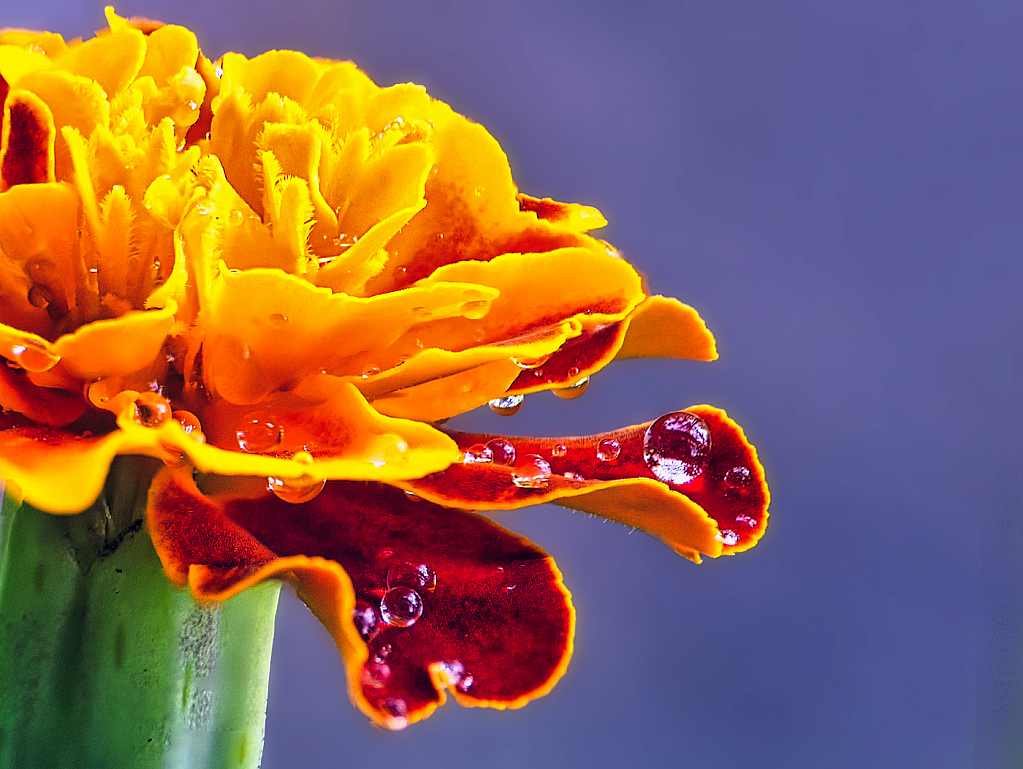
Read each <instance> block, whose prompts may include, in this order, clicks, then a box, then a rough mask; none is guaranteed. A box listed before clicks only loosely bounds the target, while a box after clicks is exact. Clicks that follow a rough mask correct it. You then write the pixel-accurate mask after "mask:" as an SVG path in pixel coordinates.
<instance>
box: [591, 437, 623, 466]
mask: <svg viewBox="0 0 1023 769" xmlns="http://www.w3.org/2000/svg"><path fill="white" fill-rule="evenodd" d="M621 453H622V447H621V445H620V444H619V443H618V441H616V440H615V439H614V438H604V439H603V440H602V441H601V442H600V443H598V444H597V459H599V460H600V461H601V462H614V461H615V460H616V459H618V455H619V454H621Z"/></svg>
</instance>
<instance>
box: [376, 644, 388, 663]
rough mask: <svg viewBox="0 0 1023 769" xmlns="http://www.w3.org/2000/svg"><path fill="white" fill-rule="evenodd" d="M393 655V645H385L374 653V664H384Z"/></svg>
mask: <svg viewBox="0 0 1023 769" xmlns="http://www.w3.org/2000/svg"><path fill="white" fill-rule="evenodd" d="M390 655H391V645H390V644H383V645H382V646H380V647H379V648H378V649H377V650H376V651H375V652H374V653H373V661H374V662H383V661H384V660H386V659H387V658H388V657H389V656H390Z"/></svg>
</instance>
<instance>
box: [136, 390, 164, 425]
mask: <svg viewBox="0 0 1023 769" xmlns="http://www.w3.org/2000/svg"><path fill="white" fill-rule="evenodd" d="M170 415H171V406H170V404H169V403H168V402H167V399H166V398H164V397H163V396H162V395H158V394H157V393H139V396H138V397H137V398H136V399H135V415H134V418H135V422H136V423H138V424H140V425H142V426H143V427H159V426H160V425H162V424H163V423H164V422H166V421H167V420H168V419H169V418H170Z"/></svg>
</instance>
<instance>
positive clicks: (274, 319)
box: [269, 312, 288, 328]
mask: <svg viewBox="0 0 1023 769" xmlns="http://www.w3.org/2000/svg"><path fill="white" fill-rule="evenodd" d="M269 321H270V325H271V326H273V327H274V328H284V327H285V326H286V325H288V316H287V315H284V314H282V313H279V312H275V313H271V315H270V318H269Z"/></svg>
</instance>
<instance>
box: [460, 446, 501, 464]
mask: <svg viewBox="0 0 1023 769" xmlns="http://www.w3.org/2000/svg"><path fill="white" fill-rule="evenodd" d="M493 461H494V452H493V451H492V450H491V448H490V446H486V445H484V444H482V443H477V444H474V445H472V446H470V447H469V448H467V449H466V450H465V455H464V456H463V458H462V464H466V465H475V464H486V463H488V462H493Z"/></svg>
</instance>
